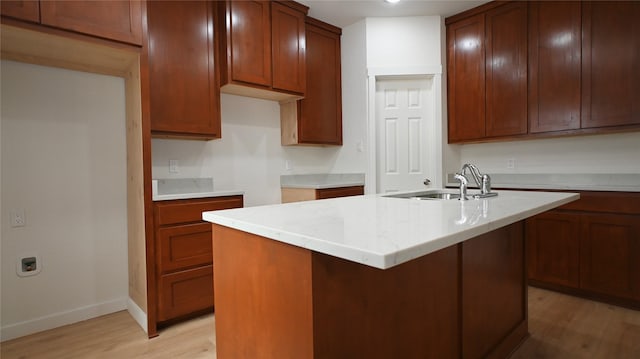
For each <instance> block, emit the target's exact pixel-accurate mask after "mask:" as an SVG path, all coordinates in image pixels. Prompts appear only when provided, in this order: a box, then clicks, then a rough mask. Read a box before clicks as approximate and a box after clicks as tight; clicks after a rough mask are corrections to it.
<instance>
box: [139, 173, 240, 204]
mask: <svg viewBox="0 0 640 359" xmlns="http://www.w3.org/2000/svg"><path fill="white" fill-rule="evenodd" d="M243 194H244V192H243V191H238V190H214V189H213V178H171V179H155V180H153V181H152V200H153V201H171V200H176V199H192V198H209V197H224V196H239V195H243Z"/></svg>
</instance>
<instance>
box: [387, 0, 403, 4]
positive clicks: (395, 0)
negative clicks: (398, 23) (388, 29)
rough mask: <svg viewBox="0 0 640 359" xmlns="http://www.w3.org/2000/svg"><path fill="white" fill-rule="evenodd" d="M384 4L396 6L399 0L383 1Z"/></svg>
mask: <svg viewBox="0 0 640 359" xmlns="http://www.w3.org/2000/svg"><path fill="white" fill-rule="evenodd" d="M384 2H386V3H389V4H396V3H399V2H400V0H384Z"/></svg>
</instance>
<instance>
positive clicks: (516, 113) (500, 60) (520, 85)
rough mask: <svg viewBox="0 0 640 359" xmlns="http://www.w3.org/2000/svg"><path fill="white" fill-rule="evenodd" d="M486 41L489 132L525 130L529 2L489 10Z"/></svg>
mask: <svg viewBox="0 0 640 359" xmlns="http://www.w3.org/2000/svg"><path fill="white" fill-rule="evenodd" d="M486 41H487V42H486V51H487V53H486V62H485V64H486V136H487V137H493V136H509V135H519V134H526V133H527V3H526V2H521V1H517V2H513V3H507V4H505V5H503V6H500V7H498V8H495V9H492V10H490V11H488V12H487V14H486ZM461 100H463V101H464V100H466V99H464V98H462V99H461Z"/></svg>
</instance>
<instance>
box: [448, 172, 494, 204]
mask: <svg viewBox="0 0 640 359" xmlns="http://www.w3.org/2000/svg"><path fill="white" fill-rule="evenodd" d="M467 170H469V171H470V172H471V176H472V177H473V180H474V181H475V182H476V184H477V185H478V187H480V194H479V195H475V196H473V197H474V198H485V197H493V196H496V195H497V193H495V192H491V177H489V175H488V174H482V173H480V170H478V167H476V166H474V165H472V164H470V163H465V164H464V165H463V166H462V170H460V173H456V174H455V175H454V178H455V179H457V180H458V181H460V200H461V201H465V200H466V199H467V198H466V195H467V186H468V184H469V181H468V180H467V177H465V175H464V174H465V173H466V172H467Z"/></svg>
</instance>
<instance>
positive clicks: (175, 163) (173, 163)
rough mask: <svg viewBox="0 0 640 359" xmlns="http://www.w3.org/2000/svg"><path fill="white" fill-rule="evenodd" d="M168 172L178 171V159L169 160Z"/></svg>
mask: <svg viewBox="0 0 640 359" xmlns="http://www.w3.org/2000/svg"><path fill="white" fill-rule="evenodd" d="M169 172H170V173H178V160H169Z"/></svg>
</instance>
